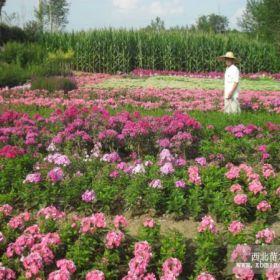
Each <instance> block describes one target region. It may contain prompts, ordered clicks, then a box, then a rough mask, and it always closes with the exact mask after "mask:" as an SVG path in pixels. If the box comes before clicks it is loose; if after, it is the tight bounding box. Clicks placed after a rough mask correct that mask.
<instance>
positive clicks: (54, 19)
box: [35, 0, 69, 32]
mask: <svg viewBox="0 0 280 280" xmlns="http://www.w3.org/2000/svg"><path fill="white" fill-rule="evenodd" d="M68 12H69V3H68V2H67V0H39V4H38V9H36V10H35V17H36V21H37V23H38V26H39V28H40V29H41V30H42V31H44V30H49V31H50V32H54V31H59V30H62V29H63V28H64V27H65V26H66V25H67V23H68V20H67V16H68Z"/></svg>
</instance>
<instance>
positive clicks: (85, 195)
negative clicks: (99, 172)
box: [82, 190, 96, 203]
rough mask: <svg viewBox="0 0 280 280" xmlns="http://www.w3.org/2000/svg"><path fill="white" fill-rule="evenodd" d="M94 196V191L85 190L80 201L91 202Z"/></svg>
mask: <svg viewBox="0 0 280 280" xmlns="http://www.w3.org/2000/svg"><path fill="white" fill-rule="evenodd" d="M95 198H96V196H95V192H94V191H91V190H86V191H85V192H84V193H83V194H82V201H84V202H87V203H89V202H92V201H93V200H95Z"/></svg>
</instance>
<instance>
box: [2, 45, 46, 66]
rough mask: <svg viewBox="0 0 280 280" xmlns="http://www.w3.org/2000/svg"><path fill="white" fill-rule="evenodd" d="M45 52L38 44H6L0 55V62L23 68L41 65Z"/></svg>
mask: <svg viewBox="0 0 280 280" xmlns="http://www.w3.org/2000/svg"><path fill="white" fill-rule="evenodd" d="M44 58H45V50H44V49H43V48H42V47H41V46H39V45H38V44H31V43H27V44H21V43H17V42H8V43H7V44H5V46H4V51H2V52H1V53H0V60H2V61H3V62H6V63H9V64H17V65H19V66H20V67H23V68H25V67H26V66H27V65H30V64H41V63H43V62H44Z"/></svg>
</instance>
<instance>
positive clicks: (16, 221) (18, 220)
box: [8, 212, 31, 229]
mask: <svg viewBox="0 0 280 280" xmlns="http://www.w3.org/2000/svg"><path fill="white" fill-rule="evenodd" d="M30 218H31V215H30V213H29V212H24V213H21V214H19V215H18V216H15V217H13V218H12V219H11V220H10V221H9V223H8V225H9V227H11V228H12V229H17V228H21V227H22V226H23V225H24V223H25V222H28V221H29V220H30Z"/></svg>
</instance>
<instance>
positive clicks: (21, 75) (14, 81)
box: [0, 64, 28, 87]
mask: <svg viewBox="0 0 280 280" xmlns="http://www.w3.org/2000/svg"><path fill="white" fill-rule="evenodd" d="M27 79H28V74H27V73H26V71H25V70H24V69H22V68H21V67H20V66H18V65H16V64H0V87H5V86H9V87H13V86H17V85H20V84H23V83H24V82H25V81H26V80H27Z"/></svg>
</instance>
